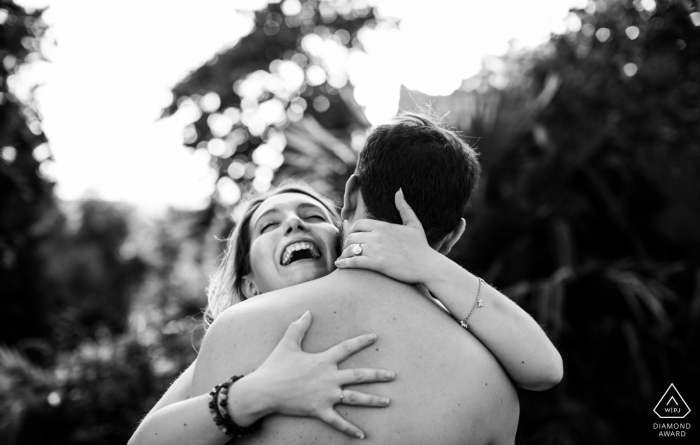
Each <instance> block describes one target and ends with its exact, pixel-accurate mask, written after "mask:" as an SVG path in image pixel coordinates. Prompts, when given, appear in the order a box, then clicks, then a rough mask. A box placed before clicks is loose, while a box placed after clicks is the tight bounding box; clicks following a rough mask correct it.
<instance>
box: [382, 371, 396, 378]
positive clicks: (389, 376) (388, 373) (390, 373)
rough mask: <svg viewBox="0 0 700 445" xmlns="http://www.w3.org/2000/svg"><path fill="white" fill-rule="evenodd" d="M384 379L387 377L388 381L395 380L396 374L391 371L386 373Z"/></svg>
mask: <svg viewBox="0 0 700 445" xmlns="http://www.w3.org/2000/svg"><path fill="white" fill-rule="evenodd" d="M384 377H386V378H387V379H393V378H394V373H393V372H391V371H387V372H385V373H384Z"/></svg>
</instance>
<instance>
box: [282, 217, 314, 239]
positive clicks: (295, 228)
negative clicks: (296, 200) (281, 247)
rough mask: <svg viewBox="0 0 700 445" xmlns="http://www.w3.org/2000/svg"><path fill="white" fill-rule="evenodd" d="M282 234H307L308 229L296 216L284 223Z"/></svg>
mask: <svg viewBox="0 0 700 445" xmlns="http://www.w3.org/2000/svg"><path fill="white" fill-rule="evenodd" d="M284 224H285V228H284V234H285V235H289V234H291V233H294V232H308V231H309V227H308V226H307V225H306V224H305V223H304V221H303V220H302V219H301V218H299V217H297V216H290V217H289V218H287V221H285V223H284Z"/></svg>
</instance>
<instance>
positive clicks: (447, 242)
mask: <svg viewBox="0 0 700 445" xmlns="http://www.w3.org/2000/svg"><path fill="white" fill-rule="evenodd" d="M466 227H467V222H466V221H465V220H464V218H460V219H459V224H457V227H455V229H454V230H453V231H452V232H450V233H448V234H447V236H446V237H445V239H444V240H443V242H442V245H441V246H440V247H439V248H438V252H440V253H441V254H443V255H447V254H448V253H450V250H452V247H453V246H454V245H455V243H456V242H457V241H459V239H460V238H461V237H462V234H463V233H464V229H465V228H466Z"/></svg>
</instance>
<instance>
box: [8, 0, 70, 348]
mask: <svg viewBox="0 0 700 445" xmlns="http://www.w3.org/2000/svg"><path fill="white" fill-rule="evenodd" d="M45 28H46V27H45V25H44V24H43V22H42V21H41V11H35V12H32V13H28V12H27V11H25V10H24V9H23V8H21V7H19V6H17V5H15V4H14V2H12V1H9V0H2V1H0V306H2V311H0V341H4V342H9V343H14V342H16V341H18V340H19V339H21V338H24V337H28V336H33V335H46V334H47V333H48V329H49V326H48V322H47V320H46V318H45V317H44V314H46V313H48V310H47V309H48V308H47V306H46V301H45V298H44V295H43V292H44V288H43V287H42V280H41V279H36V278H35V273H36V271H37V270H40V269H41V268H42V266H41V259H40V257H39V255H38V251H37V249H38V244H39V243H40V241H41V239H43V238H45V237H46V236H47V235H48V234H49V233H50V232H51V230H52V225H53V224H54V222H55V221H56V219H57V218H59V213H58V211H57V209H56V205H55V202H54V197H53V184H52V183H51V181H49V180H48V179H47V178H46V177H44V176H43V175H42V174H41V173H40V162H39V161H38V160H37V159H36V158H35V157H34V155H33V154H34V150H35V149H36V148H37V147H38V146H40V145H41V144H43V143H45V142H46V137H45V136H44V134H43V133H42V131H41V127H40V125H39V123H38V118H37V114H36V111H35V110H34V108H33V107H32V106H31V104H23V103H21V102H20V101H19V100H18V99H17V98H16V97H15V95H14V94H13V93H12V91H10V88H9V86H8V84H9V83H11V80H12V79H13V76H15V75H16V73H17V71H18V70H19V69H20V68H21V67H22V66H23V65H24V64H25V63H26V62H28V61H29V60H30V59H32V58H35V57H40V56H39V55H38V54H37V52H36V50H35V48H36V47H37V46H38V44H37V41H38V40H39V39H40V38H41V37H42V35H43V33H44V31H45ZM30 308H33V311H35V313H34V316H29V315H30V313H29V311H30V310H32V309H30ZM18 320H22V323H17V321H18Z"/></svg>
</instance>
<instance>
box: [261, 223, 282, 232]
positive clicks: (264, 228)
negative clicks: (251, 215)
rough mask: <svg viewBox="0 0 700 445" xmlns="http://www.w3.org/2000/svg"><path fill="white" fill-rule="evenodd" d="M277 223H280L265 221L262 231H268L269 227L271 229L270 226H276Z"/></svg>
mask: <svg viewBox="0 0 700 445" xmlns="http://www.w3.org/2000/svg"><path fill="white" fill-rule="evenodd" d="M277 224H278V223H276V222H268V223H265V224H264V225H263V226H262V228H261V229H260V233H265V231H266V230H267V229H269V228H271V227H273V226H275V225H277Z"/></svg>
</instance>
